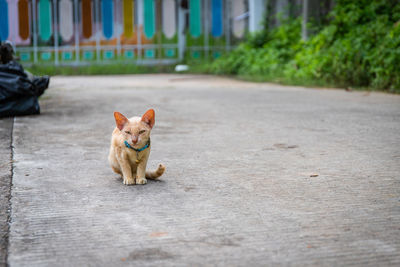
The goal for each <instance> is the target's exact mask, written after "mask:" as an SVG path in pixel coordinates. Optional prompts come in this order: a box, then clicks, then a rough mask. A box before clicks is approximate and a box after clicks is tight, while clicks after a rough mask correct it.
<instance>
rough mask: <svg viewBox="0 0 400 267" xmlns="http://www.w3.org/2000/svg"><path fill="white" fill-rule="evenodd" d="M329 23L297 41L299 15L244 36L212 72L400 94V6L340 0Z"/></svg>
mask: <svg viewBox="0 0 400 267" xmlns="http://www.w3.org/2000/svg"><path fill="white" fill-rule="evenodd" d="M330 17H331V19H330V20H329V23H328V24H327V25H323V27H321V30H320V31H319V32H318V33H317V34H316V35H314V36H313V37H311V38H310V39H309V40H308V41H306V42H304V41H302V40H301V19H299V18H298V19H292V20H289V21H286V22H284V23H283V24H282V25H281V26H279V27H277V28H274V29H270V30H264V31H263V32H259V33H256V34H255V35H253V36H251V37H250V38H248V41H247V42H245V43H242V44H241V45H239V47H237V48H236V49H235V50H234V51H232V52H231V53H229V54H228V55H227V56H225V57H222V58H221V59H218V60H216V61H215V62H214V63H213V64H212V65H211V67H210V71H211V72H213V73H217V74H233V75H239V76H243V77H253V78H257V79H262V80H267V81H268V80H269V81H280V82H284V83H289V84H305V85H332V86H343V87H346V86H352V87H368V88H371V89H379V90H385V91H389V92H397V93H400V68H399V66H400V4H399V3H398V1H397V0H372V1H371V0H370V1H367V0H359V1H351V0H341V1H340V0H339V1H337V3H336V5H335V8H334V9H333V10H332V12H331V13H330Z"/></svg>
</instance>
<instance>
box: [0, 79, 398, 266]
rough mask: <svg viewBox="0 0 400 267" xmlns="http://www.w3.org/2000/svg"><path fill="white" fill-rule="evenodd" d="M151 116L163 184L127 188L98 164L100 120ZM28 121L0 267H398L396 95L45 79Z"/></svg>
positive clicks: (18, 129)
mask: <svg viewBox="0 0 400 267" xmlns="http://www.w3.org/2000/svg"><path fill="white" fill-rule="evenodd" d="M150 107H152V108H154V109H155V110H156V125H155V128H154V130H153V134H152V147H153V148H152V152H151V156H150V168H154V167H155V166H156V165H157V164H158V163H160V162H162V163H164V164H165V165H166V166H167V171H166V173H165V175H164V176H163V177H162V180H161V181H158V182H154V181H153V182H151V181H150V182H149V183H148V184H147V185H145V186H124V185H123V184H122V181H121V180H120V179H119V178H118V176H117V175H115V174H114V173H113V172H112V171H111V169H110V168H109V166H108V164H107V153H108V148H109V142H110V135H111V132H112V130H113V127H114V119H113V115H112V113H113V111H114V110H118V111H120V112H122V113H123V114H126V115H127V116H133V115H139V114H141V113H143V112H144V111H145V110H146V109H147V108H150ZM41 108H42V115H40V116H30V117H19V118H16V120H15V123H14V129H13V132H12V144H13V146H14V154H13V158H14V163H13V168H14V169H13V177H12V183H13V186H12V198H11V206H12V211H11V224H10V229H9V230H10V233H9V246H8V250H7V256H8V263H9V264H10V266H45V265H46V266H128V265H135V266H193V265H217V266H260V265H272V264H274V265H278V264H279V265H319V266H321V265H332V266H335V265H337V266H343V265H351V264H354V265H359V266H368V265H369V266H377V265H380V266H388V265H393V266H394V265H398V264H400V175H399V173H400V134H399V132H400V96H394V95H386V94H380V93H371V94H368V93H364V92H345V91H340V90H315V89H303V88H293V87H282V86H276V85H270V84H251V83H245V82H239V81H234V80H227V79H222V78H214V77H210V76H178V75H141V76H108V77H101V76H98V77H68V78H67V77H54V78H52V81H51V88H50V89H49V90H48V92H47V93H46V94H45V96H44V97H43V99H42V100H41ZM11 122H12V121H11V120H8V121H5V120H2V121H1V124H0V127H1V128H2V129H3V130H4V131H3V130H2V131H3V132H4V133H7V131H8V130H7V129H10V127H11ZM1 138H2V140H1V142H2V144H3V143H4V144H5V146H4V149H5V150H4V151H5V154H7V155H8V156H7V155H6V156H5V159H7V158H9V156H10V155H11V154H10V149H9V148H10V142H9V141H10V140H9V139H10V132H9V134H8V135H7V134H6V135H3V134H2V137H1ZM2 149H3V147H2ZM7 149H8V150H7ZM2 152H3V150H2ZM2 154H3V153H2ZM2 160H3V158H2ZM6 162H7V160H6ZM8 162H9V161H8ZM2 166H3V165H2ZM3 167H4V168H5V169H4V168H3ZM3 167H2V169H1V171H2V176H1V179H2V180H3V179H6V180H7V179H9V178H7V177H9V176H10V175H9V174H10V168H11V167H10V165H7V166H3ZM315 175H318V176H316V177H311V176H315ZM4 188H5V190H6V189H7V186H5V187H4ZM6 191H7V190H6ZM2 208H3V206H2ZM6 217H7V215H4V216H3V215H1V216H0V219H1V220H3V221H4V220H5V218H6ZM1 223H3V222H1ZM1 225H3V224H1ZM2 255H6V254H5V253H4V251H3V253H2Z"/></svg>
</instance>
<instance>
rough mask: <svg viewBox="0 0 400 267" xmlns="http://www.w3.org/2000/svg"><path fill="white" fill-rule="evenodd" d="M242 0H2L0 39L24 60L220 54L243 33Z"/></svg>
mask: <svg viewBox="0 0 400 267" xmlns="http://www.w3.org/2000/svg"><path fill="white" fill-rule="evenodd" d="M246 3H247V1H246V0H203V1H201V0H188V1H184V0H0V39H1V40H2V41H3V40H10V41H12V42H13V43H14V44H15V45H16V51H17V56H19V58H20V60H21V61H22V62H25V63H28V64H29V63H43V64H46V63H48V64H56V65H58V64H89V63H91V62H112V61H115V60H124V61H134V62H137V63H150V64H151V63H154V64H159V63H162V62H165V63H170V62H175V61H178V60H180V59H182V58H183V57H189V58H191V59H201V58H209V57H213V58H216V57H219V56H220V55H221V54H222V53H223V52H225V51H227V50H229V49H230V48H231V47H232V46H233V45H235V44H236V43H237V42H238V41H240V40H241V39H242V38H243V37H244V34H245V32H246V29H247V25H246V23H247V22H246V19H245V18H244V19H243V18H242V17H245V16H243V14H245V13H246V9H247V4H246Z"/></svg>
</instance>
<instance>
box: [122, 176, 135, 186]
mask: <svg viewBox="0 0 400 267" xmlns="http://www.w3.org/2000/svg"><path fill="white" fill-rule="evenodd" d="M124 184H126V185H131V184H135V179H125V178H124Z"/></svg>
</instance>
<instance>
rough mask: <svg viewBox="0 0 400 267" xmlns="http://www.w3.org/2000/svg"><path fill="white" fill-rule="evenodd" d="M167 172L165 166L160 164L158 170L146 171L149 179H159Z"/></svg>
mask: <svg viewBox="0 0 400 267" xmlns="http://www.w3.org/2000/svg"><path fill="white" fill-rule="evenodd" d="M164 171H165V166H164V165H163V164H159V165H158V168H157V170H155V171H146V178H147V179H158V177H160V176H161V175H163V173H164Z"/></svg>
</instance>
